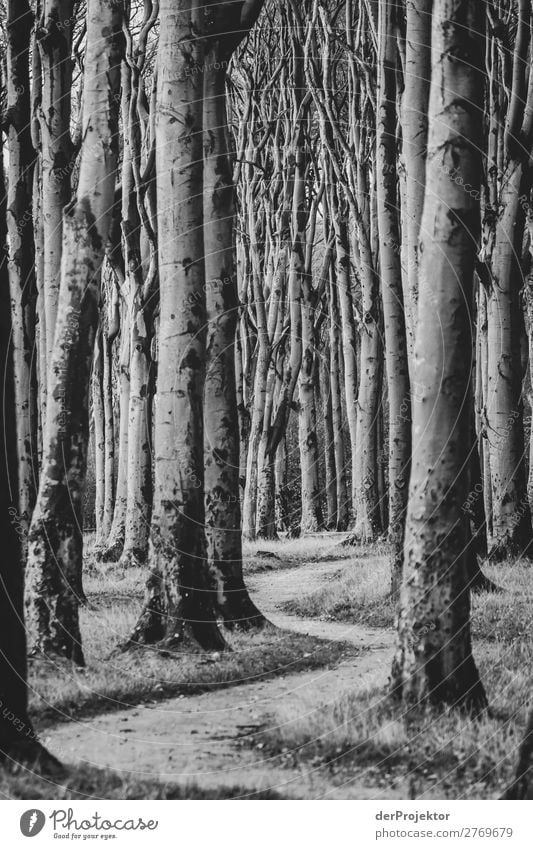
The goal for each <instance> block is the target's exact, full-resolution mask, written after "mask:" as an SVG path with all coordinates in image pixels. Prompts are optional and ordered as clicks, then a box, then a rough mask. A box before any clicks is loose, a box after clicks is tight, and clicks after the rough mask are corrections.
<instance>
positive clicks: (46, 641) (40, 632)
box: [26, 0, 122, 664]
mask: <svg viewBox="0 0 533 849" xmlns="http://www.w3.org/2000/svg"><path fill="white" fill-rule="evenodd" d="M121 26H122V18H121V14H120V5H119V3H118V2H115V1H114V0H90V2H89V6H88V10H87V53H86V64H85V80H84V105H83V139H84V141H83V144H82V152H81V162H80V171H79V180H78V188H77V195H76V199H75V201H74V202H73V203H72V204H71V206H69V207H68V208H67V209H66V210H65V213H64V218H63V235H64V239H63V255H62V265H61V284H60V298H59V307H58V316H57V325H56V336H55V343H54V352H53V357H52V363H51V371H50V383H49V385H50V387H52V386H53V387H54V389H53V391H51V392H50V393H49V397H48V403H47V414H46V427H45V434H44V440H43V442H44V445H43V468H42V474H41V480H40V486H39V493H38V497H37V504H36V507H35V510H34V513H33V518H32V523H31V527H30V534H29V545H28V565H27V588H26V589H27V594H26V610H27V622H28V629H29V634H30V639H31V648H32V650H33V651H37V650H40V651H42V652H44V653H46V654H50V653H52V654H53V653H57V654H64V655H66V656H67V657H69V658H72V659H73V660H74V661H75V662H76V663H77V664H83V662H84V661H83V653H82V648H81V634H80V629H79V618H78V605H79V599H80V593H81V566H82V559H83V537H82V495H83V484H84V479H85V471H86V461H87V442H88V433H89V427H88V425H89V422H88V391H89V378H90V368H91V362H92V357H93V347H94V337H95V330H96V323H97V316H98V312H97V299H98V290H99V279H100V272H101V265H102V261H103V258H104V249H105V244H106V241H107V237H108V233H109V227H110V218H111V216H110V211H111V209H112V207H113V200H114V188H115V177H116V161H117V125H116V115H115V109H114V99H115V98H116V92H117V90H118V84H119V81H120V73H119V69H120V61H121V54H122V37H121Z"/></svg>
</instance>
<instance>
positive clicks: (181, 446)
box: [130, 0, 225, 650]
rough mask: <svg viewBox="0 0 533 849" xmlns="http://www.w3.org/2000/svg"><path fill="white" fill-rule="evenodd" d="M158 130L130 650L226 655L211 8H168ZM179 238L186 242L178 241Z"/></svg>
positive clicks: (186, 1) (168, 4)
mask: <svg viewBox="0 0 533 849" xmlns="http://www.w3.org/2000/svg"><path fill="white" fill-rule="evenodd" d="M160 24H161V29H160V40H159V47H158V55H157V68H158V73H157V107H156V108H157V116H156V128H155V147H156V175H157V203H158V209H159V221H158V252H159V269H160V270H161V275H160V324H159V339H158V355H157V360H158V377H157V401H156V406H155V428H154V429H155V446H154V448H155V460H154V462H155V490H154V506H153V514H152V522H151V529H150V571H151V574H150V577H149V579H148V581H147V587H146V595H145V604H144V607H143V610H142V612H141V616H140V618H139V621H138V623H137V625H136V627H135V629H134V631H133V634H132V635H131V638H130V642H133V643H146V642H155V641H162V643H163V645H164V646H165V648H166V649H167V650H168V649H169V648H174V647H177V646H179V645H181V644H182V643H183V641H184V640H185V639H186V638H188V637H190V638H192V639H193V641H195V642H198V643H200V645H201V646H202V647H203V648H224V646H225V641H224V638H223V637H222V635H221V633H220V631H219V628H218V624H217V610H216V588H215V587H214V583H213V580H212V576H211V575H210V574H209V571H208V566H207V552H206V541H205V528H204V522H205V511H204V427H203V415H204V409H203V389H204V382H205V356H206V350H205V320H206V301H205V291H204V281H205V267H204V255H205V252H204V242H203V197H202V193H201V192H199V191H198V187H199V186H202V171H203V156H202V74H201V73H198V69H199V68H201V66H202V64H203V47H204V41H203V38H200V37H199V35H198V34H199V33H202V32H203V6H202V5H201V4H199V3H198V2H197V0H181V2H179V3H177V4H176V3H174V2H172V0H164V1H163V2H162V3H161V8H160ZM176 236H177V238H176Z"/></svg>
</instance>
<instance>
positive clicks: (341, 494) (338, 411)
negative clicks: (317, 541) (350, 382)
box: [329, 271, 350, 531]
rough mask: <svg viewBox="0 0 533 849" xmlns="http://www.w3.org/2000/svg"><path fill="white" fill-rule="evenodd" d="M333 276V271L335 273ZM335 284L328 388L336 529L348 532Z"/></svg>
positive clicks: (331, 291)
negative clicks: (329, 395)
mask: <svg viewBox="0 0 533 849" xmlns="http://www.w3.org/2000/svg"><path fill="white" fill-rule="evenodd" d="M332 275H333V271H332ZM335 289H336V287H334V284H333V280H330V291H329V299H330V328H329V332H330V337H329V349H330V360H329V385H330V391H331V418H332V425H333V447H334V451H335V482H336V490H337V498H336V501H337V511H336V512H337V515H336V519H337V521H336V525H335V529H336V530H337V531H345V530H346V529H347V527H348V525H349V523H350V501H349V498H348V491H347V489H346V466H345V460H344V434H343V430H342V424H343V422H342V402H341V386H340V380H341V364H340V345H341V342H340V339H339V336H340V331H339V317H338V312H337V300H336V297H335Z"/></svg>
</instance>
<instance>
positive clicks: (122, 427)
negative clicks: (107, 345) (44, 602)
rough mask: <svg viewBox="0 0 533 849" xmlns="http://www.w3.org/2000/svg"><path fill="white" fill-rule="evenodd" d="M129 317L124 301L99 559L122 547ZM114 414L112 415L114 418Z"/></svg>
mask: <svg viewBox="0 0 533 849" xmlns="http://www.w3.org/2000/svg"><path fill="white" fill-rule="evenodd" d="M130 341H131V332H130V317H129V310H128V305H127V303H124V305H123V310H122V318H121V339H120V354H119V376H118V384H119V414H118V419H119V425H118V434H117V429H116V427H115V444H116V445H117V444H118V452H117V451H116V452H115V453H118V469H117V475H116V487H115V506H114V510H113V521H112V523H111V528H110V531H109V536H108V537H107V540H106V542H105V545H104V547H103V548H102V549H101V550H99V551H98V552H97V557H98V559H99V560H102V561H104V562H111V563H116V562H117V561H118V560H120V557H121V555H122V551H123V548H124V537H125V533H126V513H127V509H128V454H129V407H130V372H129V365H130ZM116 418H117V416H114V417H113V420H114V421H116Z"/></svg>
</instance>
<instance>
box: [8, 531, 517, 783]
mask: <svg viewBox="0 0 533 849" xmlns="http://www.w3.org/2000/svg"><path fill="white" fill-rule="evenodd" d="M341 540H342V535H336V534H322V535H316V536H309V537H305V538H303V539H301V540H291V541H279V542H275V543H270V542H269V543H265V542H263V543H262V544H261V545H254V546H248V547H247V550H246V564H247V565H246V575H247V583H248V586H249V588H250V591H251V594H252V596H253V598H254V600H255V601H256V603H257V605H258V607H259V608H260V609H261V610H262V611H263V612H264V613H265V614H266V615H267V616H268V618H269V620H270V621H271V622H272V624H273V625H274V626H275V628H268V629H267V630H266V631H265V632H263V633H262V634H260V635H256V636H254V637H252V638H250V637H249V636H246V635H244V636H240V637H236V638H234V637H231V638H230V641H231V642H232V647H233V652H231V653H229V654H228V653H225V654H222V655H205V654H202V653H199V654H188V655H185V656H184V655H182V656H180V658H179V660H178V662H177V663H174V662H172V659H170V660H169V659H166V660H163V659H161V658H160V657H158V656H157V654H156V653H154V652H153V651H152V652H150V651H148V650H146V649H145V650H142V651H133V652H127V653H126V654H120V653H117V652H116V651H115V652H113V651H112V649H113V647H114V646H116V643H117V641H118V640H119V636H121V637H122V638H123V637H124V635H125V634H127V633H128V630H129V629H130V628H131V625H132V624H133V623H134V621H135V615H136V613H137V612H138V609H139V605H140V600H141V596H142V580H143V579H142V574H137V575H135V574H133V572H132V573H128V574H127V575H120V574H118V573H117V570H116V569H113V568H109V567H108V568H107V569H106V568H104V567H97V566H92V567H91V568H89V572H88V578H87V581H86V586H85V589H86V593H87V597H88V600H89V604H88V606H87V608H86V609H85V611H84V614H83V622H82V625H83V630H84V639H85V648H86V656H87V668H86V670H85V671H81V670H73V669H72V667H68V668H67V666H65V665H61V664H59V665H56V667H55V668H54V669H51V666H50V663H49V662H46V663H44V662H36V663H34V664H32V670H31V672H32V679H31V680H32V689H33V706H34V711H35V715H36V716H38V717H39V720H38V722H37V725H38V728H39V729H40V732H41V739H42V740H43V742H44V743H45V744H46V745H47V747H48V748H49V749H50V750H51V751H52V752H53V753H54V754H55V755H56V756H58V757H59V758H60V759H61V760H62V761H63V762H64V763H66V764H71V765H73V766H74V771H73V772H72V773H71V776H70V779H69V781H67V782H65V784H61V783H59V784H58V785H57V788H56V790H55V791H54V792H55V794H56V796H58V797H59V798H71V797H72V796H74V797H77V796H81V797H84V796H87V795H88V796H92V795H94V796H96V797H98V798H138V797H146V798H243V797H244V798H246V797H252V796H253V797H256V798H278V797H281V798H303V799H326V798H336V799H351V798H355V799H363V798H373V799H380V798H381V799H383V798H386V799H394V798H424V799H428V798H454V799H456V798H497V797H498V796H499V795H501V793H502V792H503V790H504V788H505V786H506V784H507V783H508V781H509V779H510V776H511V775H512V770H513V768H514V765H515V763H516V747H517V745H518V743H519V740H520V736H521V732H522V728H523V723H524V718H525V711H526V707H527V705H526V703H527V700H528V698H529V694H530V692H531V684H532V683H533V681H532V673H531V671H530V670H531V669H532V667H533V663H532V660H533V627H532V626H533V605H532V603H531V602H532V597H531V580H530V568H531V567H530V566H527V565H526V564H523V563H517V564H513V565H512V566H502V567H499V568H498V569H496V568H488V569H487V572H488V573H489V574H490V576H491V577H492V578H493V579H495V580H497V581H498V582H499V583H500V584H502V585H504V587H505V592H502V593H498V594H494V595H487V594H482V595H480V596H477V597H476V598H475V599H474V605H473V607H474V610H473V635H474V653H475V656H476V660H477V662H478V665H479V668H480V672H481V676H482V679H483V681H484V682H485V685H486V689H487V691H488V695H489V700H490V702H491V710H490V711H489V713H488V714H487V715H486V716H484V717H483V718H482V719H481V720H479V721H471V720H469V719H468V718H466V717H464V716H460V715H457V714H454V713H440V714H435V713H429V712H428V713H424V714H423V715H417V716H412V715H411V716H405V715H402V714H401V712H400V710H399V709H398V706H397V705H396V704H395V703H393V702H391V700H390V698H389V697H388V693H387V679H388V674H389V670H390V663H391V658H392V651H393V643H394V630H393V619H394V611H393V610H392V607H391V604H390V601H389V600H388V598H387V590H388V581H389V576H388V562H387V561H388V558H387V551H386V548H385V547H384V546H381V547H380V546H374V547H372V548H370V549H362V548H359V547H357V548H356V547H350V548H343V547H342V546H341V545H340V544H339V543H340V541H341ZM91 640H92V642H91ZM109 770H113V772H110V771H109ZM2 792H6V791H5V788H4V787H3V786H2V785H1V784H0V793H2ZM25 792H29V791H24V789H23V788H22V786H14V785H13V784H11V786H10V787H9V788H8V791H7V792H6V795H11V796H16V797H19V798H29V797H30V796H24V793H25ZM39 792H41V794H42V798H50V792H51V791H50V785H49V786H48V788H47V789H46V792H45V790H43V788H41V790H40V791H39ZM30 795H31V798H38V797H39V793H38V792H36V790H35V789H33V793H32V794H30Z"/></svg>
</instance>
